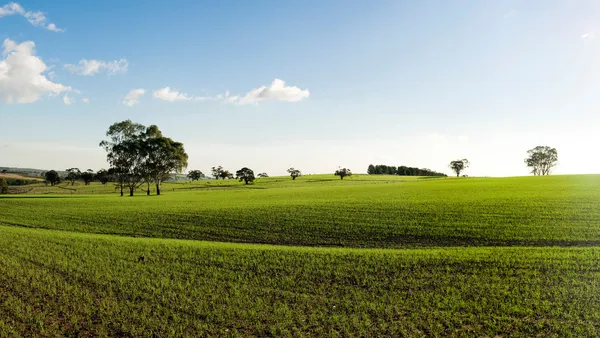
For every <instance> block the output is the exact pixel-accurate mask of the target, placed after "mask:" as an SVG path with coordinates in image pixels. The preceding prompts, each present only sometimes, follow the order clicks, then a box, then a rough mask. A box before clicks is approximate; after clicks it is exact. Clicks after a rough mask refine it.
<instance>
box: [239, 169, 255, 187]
mask: <svg viewBox="0 0 600 338" xmlns="http://www.w3.org/2000/svg"><path fill="white" fill-rule="evenodd" d="M235 176H236V178H237V179H239V180H240V182H241V181H244V182H246V184H248V183H250V182H253V181H254V178H255V177H254V171H252V169H250V168H246V167H243V168H242V169H240V170H238V171H236V172H235Z"/></svg>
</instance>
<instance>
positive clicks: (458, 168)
mask: <svg viewBox="0 0 600 338" xmlns="http://www.w3.org/2000/svg"><path fill="white" fill-rule="evenodd" d="M469 165H470V163H469V160H467V159H466V158H463V159H462V160H455V161H452V162H450V164H449V165H448V167H450V169H452V171H454V172H455V173H456V177H459V176H460V173H461V172H463V171H464V170H465V169H467V168H468V167H469Z"/></svg>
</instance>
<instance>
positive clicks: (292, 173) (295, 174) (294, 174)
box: [287, 168, 302, 180]
mask: <svg viewBox="0 0 600 338" xmlns="http://www.w3.org/2000/svg"><path fill="white" fill-rule="evenodd" d="M287 172H288V173H289V174H290V177H291V178H292V180H295V179H296V177H299V176H302V173H301V172H300V170H298V169H294V168H289V169H288V170H287Z"/></svg>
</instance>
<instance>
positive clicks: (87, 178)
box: [79, 169, 96, 185]
mask: <svg viewBox="0 0 600 338" xmlns="http://www.w3.org/2000/svg"><path fill="white" fill-rule="evenodd" d="M79 177H81V179H82V180H83V182H84V183H85V185H89V184H90V183H91V182H93V181H94V179H95V178H96V174H94V171H93V170H92V169H88V170H86V171H84V172H82V173H81V174H80V175H79Z"/></svg>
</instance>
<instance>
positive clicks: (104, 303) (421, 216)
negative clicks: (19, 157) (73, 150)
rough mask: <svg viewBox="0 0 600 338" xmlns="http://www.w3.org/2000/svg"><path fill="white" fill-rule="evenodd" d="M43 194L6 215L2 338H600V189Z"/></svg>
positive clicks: (432, 186) (529, 184)
mask: <svg viewBox="0 0 600 338" xmlns="http://www.w3.org/2000/svg"><path fill="white" fill-rule="evenodd" d="M65 188H71V189H74V190H71V192H69V193H67V194H65V191H64V190H65ZM34 189H35V190H32V191H29V192H27V193H23V194H21V195H16V196H10V197H0V337H4V336H32V335H47V336H56V335H67V336H78V335H79V336H81V335H82V336H86V335H90V336H97V335H99V336H129V335H133V336H140V335H141V336H152V335H153V334H154V335H156V336H182V335H187V336H207V335H208V336H307V335H308V336H335V335H339V336H471V335H475V336H495V335H501V336H507V335H517V336H552V335H556V336H561V337H562V336H595V335H598V332H600V260H599V259H600V207H599V206H600V175H599V176H596V175H578V176H549V177H516V178H469V179H451V178H439V179H435V178H434V179H432V178H427V179H424V178H416V177H397V176H396V177H393V176H366V175H365V176H361V175H356V176H353V177H352V178H349V179H345V180H343V181H342V180H339V179H337V178H335V177H333V176H330V175H326V176H325V175H314V176H303V177H301V178H299V179H297V180H296V181H292V180H291V179H289V178H281V177H279V178H268V179H259V180H258V181H257V182H256V183H255V184H253V185H248V186H246V185H244V184H243V183H239V182H236V181H224V182H223V181H219V182H216V181H201V182H195V183H172V184H167V185H165V189H164V195H162V196H144V195H143V192H142V191H141V190H140V192H139V193H138V195H137V196H135V197H132V198H130V197H119V196H117V194H116V192H115V191H114V187H113V186H101V185H99V184H93V185H90V186H83V185H76V186H73V187H72V186H69V187H45V186H42V185H39V186H35V187H34ZM92 192H93V193H92ZM33 193H35V195H32V194H33ZM136 237H143V238H136ZM227 242H229V243H227Z"/></svg>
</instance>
